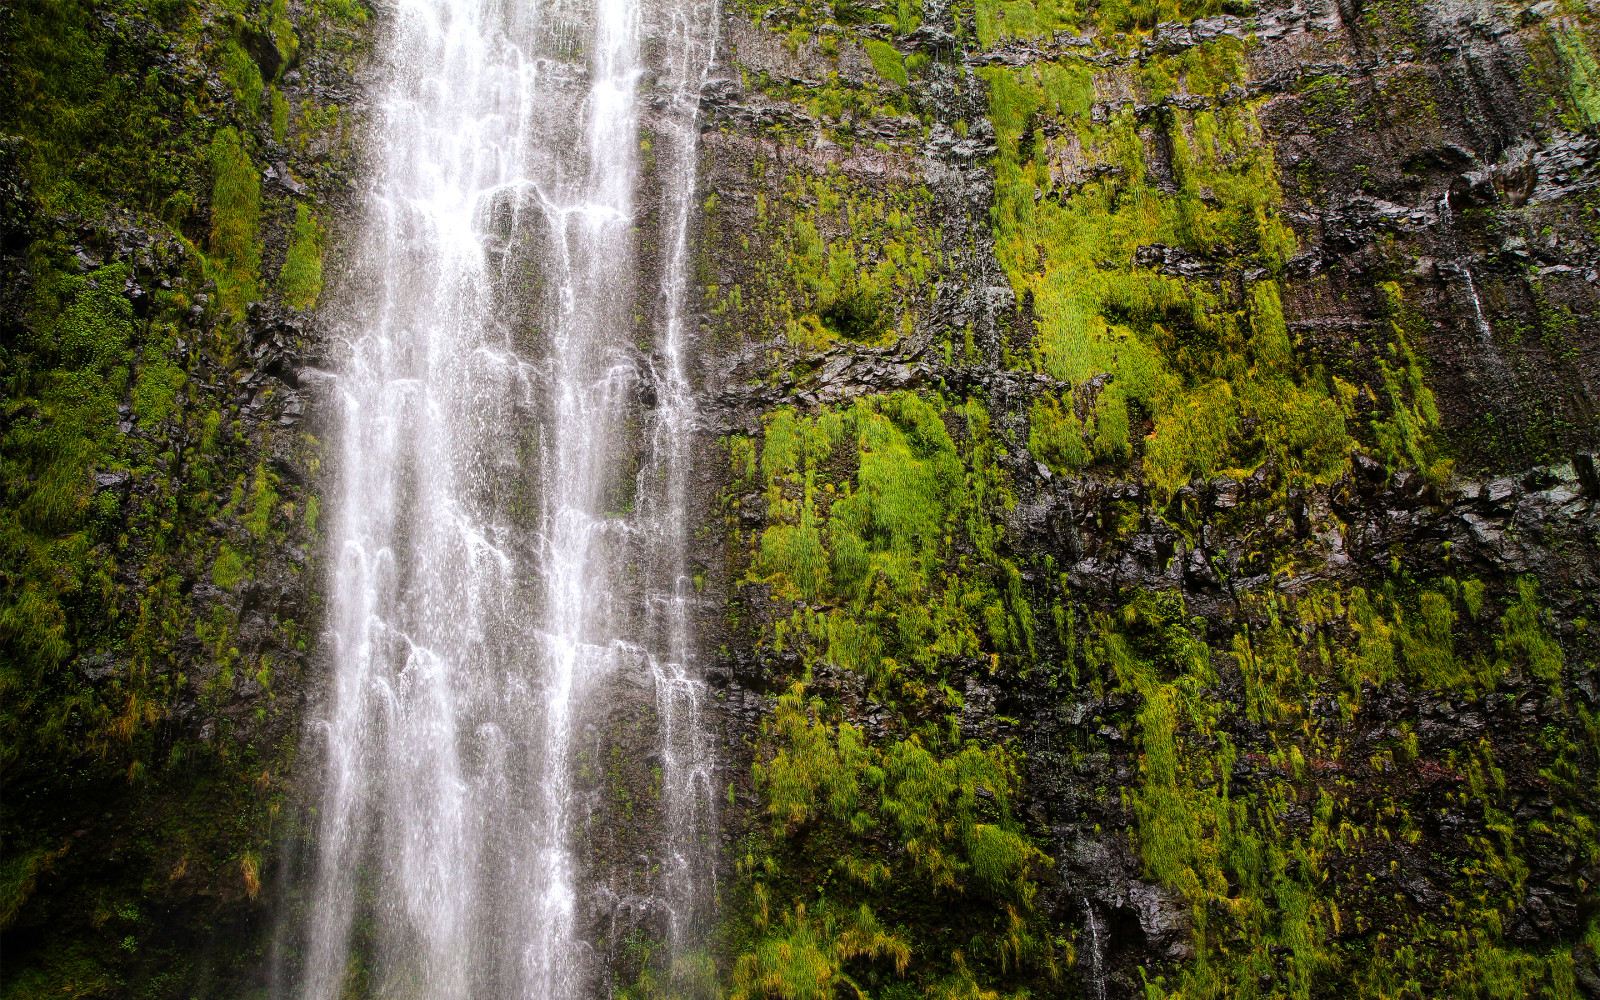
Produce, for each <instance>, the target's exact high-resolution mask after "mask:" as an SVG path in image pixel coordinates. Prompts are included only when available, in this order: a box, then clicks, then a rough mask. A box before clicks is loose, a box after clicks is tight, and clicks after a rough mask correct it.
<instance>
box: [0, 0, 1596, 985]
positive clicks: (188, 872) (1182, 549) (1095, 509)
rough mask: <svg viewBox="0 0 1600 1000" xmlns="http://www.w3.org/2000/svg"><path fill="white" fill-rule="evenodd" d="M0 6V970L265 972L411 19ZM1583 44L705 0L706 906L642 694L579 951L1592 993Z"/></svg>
mask: <svg viewBox="0 0 1600 1000" xmlns="http://www.w3.org/2000/svg"><path fill="white" fill-rule="evenodd" d="M0 17H3V18H4V20H3V21H0V28H3V31H4V36H3V47H0V75H3V78H4V86H5V88H6V92H7V94H8V95H9V96H12V97H14V98H15V99H14V100H11V101H8V102H5V103H3V104H0V133H3V138H0V205H3V212H0V221H3V226H4V232H3V239H0V255H3V260H4V264H3V267H4V274H5V281H4V282H3V283H0V317H3V318H0V323H3V324H4V328H3V329H4V333H3V342H0V364H3V366H4V374H5V380H4V390H3V392H4V406H3V410H0V413H3V416H0V435H3V441H4V445H3V457H0V460H3V462H4V469H3V471H0V491H3V494H4V495H3V504H0V510H3V515H0V532H3V538H4V546H5V548H4V551H5V559H4V564H3V567H0V572H3V574H4V580H5V598H4V602H5V603H4V610H3V611H0V644H3V649H0V662H3V671H4V672H3V674H0V678H3V679H0V685H3V687H0V694H3V698H0V703H3V710H0V725H3V727H4V728H3V731H4V739H3V741H0V745H3V746H4V748H5V751H4V757H3V761H4V768H5V771H4V796H3V798H4V804H3V810H0V816H3V818H0V837H3V843H0V853H3V855H4V857H3V860H0V866H3V877H0V893H3V895H0V921H3V930H4V934H5V943H4V946H5V951H6V976H5V984H4V990H5V992H6V995H7V996H8V997H9V996H11V995H13V994H15V995H16V996H19V997H20V996H28V997H32V996H44V995H47V994H48V995H52V996H60V995H72V996H132V995H150V996H169V995H170V996H179V995H187V996H205V995H214V994H218V995H220V994H224V993H229V994H232V993H237V992H239V991H240V990H247V991H249V990H259V989H262V988H264V987H265V986H266V985H267V983H266V977H267V975H268V971H269V969H270V968H271V964H272V963H271V962H270V961H268V960H267V956H266V954H265V951H266V949H267V945H268V942H269V940H270V939H271V936H272V935H271V927H272V924H273V922H274V920H275V919H290V920H292V919H293V918H294V913H295V907H296V906H297V905H298V902H297V900H296V899H295V898H294V897H293V896H292V895H290V894H287V893H286V892H284V891H283V890H282V886H284V885H286V884H287V883H288V879H287V878H286V877H285V875H286V874H287V871H288V869H291V868H292V866H293V864H294V859H295V857H296V855H295V851H294V847H295V845H296V844H297V843H298V841H299V834H300V832H301V831H300V830H299V821H298V820H297V819H296V818H295V816H296V813H295V810H294V808H292V806H291V805H290V802H291V796H290V788H291V786H292V782H291V777H292V776H293V775H294V773H295V772H294V768H295V760H296V754H297V746H296V742H297V738H298V736H299V733H300V728H299V721H300V719H301V718H302V715H303V712H304V711H305V704H306V702H307V699H308V698H309V697H312V696H313V695H314V694H315V692H316V691H317V690H318V685H317V683H316V681H317V678H318V676H320V674H319V671H318V670H317V663H318V659H317V655H318V648H317V638H318V636H319V635H320V631H319V629H320V626H319V622H318V608H319V606H320V598H319V595H318V590H319V587H320V585H321V581H322V576H321V570H320V569H319V567H320V566H321V565H322V564H323V563H324V562H325V560H326V558H327V555H328V554H327V553H326V552H325V551H324V549H323V547H322V544H321V541H320V535H319V533H318V527H317V522H318V495H319V493H321V492H323V491H324V487H325V485H326V483H327V481H328V480H327V475H328V472H329V468H330V466H329V465H328V464H325V458H326V455H325V446H324V444H323V441H324V440H326V438H327V434H326V432H325V428H324V427H323V426H322V421H323V420H324V419H325V414H326V413H327V412H328V405H327V401H326V400H321V399H320V398H319V396H318V394H317V392H316V388H317V386H318V385H319V384H322V383H320V382H319V378H320V375H319V364H320V363H321V360H322V356H323V343H324V340H325V338H326V336H327V334H326V332H325V331H326V329H327V328H328V324H329V322H330V321H329V320H328V319H327V318H326V317H324V316H323V315H322V314H321V313H319V312H318V311H317V310H316V306H317V304H318V302H319V300H321V301H326V300H327V299H329V298H330V297H331V296H330V295H324V294H323V293H322V288H323V285H324V284H327V285H328V286H330V287H332V286H335V285H337V283H338V282H339V281H340V280H342V278H343V276H344V274H345V271H344V269H343V268H342V267H341V263H340V247H341V245H342V242H341V239H342V236H343V235H344V234H346V233H348V232H349V231H351V230H352V229H353V226H352V225H351V220H352V214H353V212H354V211H355V205H356V198H355V179H356V178H357V177H359V175H360V168H361V163H360V149H361V146H360V124H361V121H362V114H363V96H362V95H363V85H362V77H361V75H360V73H361V70H362V67H363V65H364V59H365V53H366V52H367V50H368V47H369V46H370V45H371V44H372V42H371V37H372V35H373V33H374V30H375V29H381V26H382V23H383V17H382V16H374V15H372V14H369V12H368V11H367V10H366V9H364V8H362V7H360V6H357V5H354V4H349V3H345V2H342V0H312V2H307V3H299V2H291V3H285V2H284V0H278V2H276V3H272V4H265V5H259V6H253V7H252V6H229V5H226V4H224V5H220V6H219V5H207V6H191V5H186V4H181V3H180V4H172V3H166V4H157V5H156V6H154V7H150V6H137V5H126V4H116V3H111V4H98V5H90V4H80V3H72V2H59V3H37V4H28V5H22V6H17V7H14V8H11V9H8V10H6V11H5V12H4V13H3V15H0ZM1597 41H1600V40H1597V35H1596V23H1595V18H1594V14H1593V11H1592V10H1590V9H1589V8H1587V7H1585V6H1582V5H1581V4H1577V3H1572V2H1565V3H1563V2H1557V0H1543V2H1540V3H1538V4H1534V5H1531V6H1526V7H1524V6H1521V5H1511V6H1489V5H1468V4H1460V3H1409V2H1406V0H1383V2H1379V3H1369V4H1366V5H1364V6H1358V5H1355V4H1350V3H1343V4H1340V3H1332V4H1319V3H1313V4H1290V5H1282V4H1270V3H1269V4H1262V5H1261V6H1259V7H1249V6H1245V5H1239V4H1216V3H1175V2H1171V0H1163V2H1145V0H1138V2H1133V3H1117V2H1106V3H1101V4H1099V5H1095V6H1081V7H1080V6H1078V5H1075V4H1069V3H1065V2H1059V0H1057V2H1052V0H1041V2H1038V3H1034V2H1032V0H973V2H972V3H958V4H954V5H948V4H943V3H939V2H936V0H925V2H923V3H922V4H920V5H919V4H918V3H916V2H914V0H904V2H900V3H898V4H896V5H890V4H888V3H886V2H883V0H870V2H864V3H851V2H844V0H841V2H837V3H833V4H830V5H815V6H813V5H806V4H792V5H775V6H774V5H762V4H760V3H748V2H745V3H738V4H731V5H730V6H729V7H728V9H727V10H726V11H725V16H724V33H723V56H722V59H721V62H720V66H719V71H718V73H717V74H716V77H717V78H716V79H715V80H714V81H713V82H712V83H711V84H710V85H709V86H708V87H707V88H706V90H705V93H704V95H703V101H704V121H705V122H706V131H705V133H704V135H703V136H702V147H701V149H702V161H703V163H702V189H701V198H702V202H701V213H700V226H699V231H698V233H697V255H698V256H697V260H698V271H697V276H696V283H695V298H696V313H697V319H698V325H699V339H698V342H697V352H698V353H697V365H698V371H697V375H696V378H697V385H698V387H699V388H700V390H701V396H700V398H701V407H702V409H701V417H702V420H703V425H702V428H703V429H702V434H701V438H700V448H699V452H698V454H699V458H700V461H699V464H698V466H697V473H696V476H697V480H696V483H697V486H696V491H695V498H694V504H693V509H694V510H695V519H696V524H695V526H694V531H692V532H691V537H693V538H694V539H695V542H694V553H693V555H694V575H695V583H696V587H697V590H698V591H699V594H700V604H699V615H700V652H701V655H702V659H703V667H704V671H705V674H706V676H707V677H708V679H710V681H711V682H712V683H713V685H714V687H715V689H716V692H717V701H718V705H719V706H720V709H721V712H720V727H719V741H720V745H721V757H720V760H719V766H720V772H719V777H718V785H719V788H721V787H723V786H724V785H725V787H726V802H725V805H724V806H723V807H722V808H721V810H720V817H721V820H722V823H723V830H722V836H721V840H722V845H723V853H722V869H721V872H720V876H719V884H718V900H719V903H720V911H721V926H720V930H719V932H718V934H717V936H716V938H715V940H714V941H712V942H711V943H710V944H709V945H708V947H707V948H706V949H705V950H704V952H703V953H702V952H699V951H697V952H694V953H692V954H683V955H678V956H670V955H667V954H666V953H665V952H664V951H663V950H661V949H655V948H652V947H651V945H650V943H649V941H648V940H647V939H649V938H651V937H652V935H654V936H657V937H659V936H660V935H659V927H658V926H657V925H658V924H659V923H660V914H659V913H658V912H656V910H655V909H652V907H653V906H654V904H653V902H652V897H651V890H650V884H651V878H650V875H649V873H643V874H642V875H641V873H639V872H633V871H631V870H630V869H629V867H628V866H629V863H630V860H631V859H633V858H635V857H637V853H638V850H639V849H640V848H639V846H638V845H641V844H645V843H646V842H647V841H651V838H652V833H651V831H652V830H654V829H655V824H656V823H657V822H658V820H659V816H657V815H656V814H655V813H654V812H653V811H652V809H653V807H652V806H651V788H652V787H653V786H652V782H654V781H655V780H656V779H655V777H653V771H652V768H653V766H654V763H655V762H654V760H653V759H652V758H651V756H650V753H649V747H648V746H647V745H646V744H647V743H648V739H647V736H648V733H649V731H650V730H651V708H650V704H649V696H648V693H647V692H644V691H643V690H642V689H641V691H640V692H639V693H638V698H637V704H635V703H633V702H629V703H627V704H622V703H620V702H619V704H618V705H617V706H616V707H615V711H613V712H612V713H611V715H609V716H607V717H606V719H604V720H602V721H603V722H604V725H600V724H599V723H597V728H596V729H595V731H594V734H593V739H592V741H591V742H592V746H590V747H589V748H588V750H586V751H585V753H586V754H588V756H586V757H585V761H586V762H587V764H588V765H592V766H590V767H589V770H587V771H586V772H585V773H584V775H583V776H582V781H581V785H582V787H583V789H584V790H585V794H586V806H585V808H586V809H587V815H589V816H590V824H591V829H590V831H589V836H590V838H591V840H592V841H593V843H594V849H593V851H592V852H591V856H590V857H589V858H588V859H587V861H586V864H587V865H588V869H589V871H590V875H591V877H592V878H593V879H594V880H595V881H596V882H597V883H601V882H604V883H605V884H606V887H607V891H606V892H603V893H597V894H595V896H594V899H593V900H591V903H590V906H589V908H588V909H587V910H586V911H585V913H584V914H583V923H584V926H585V927H586V928H587V929H588V932H589V933H591V935H592V936H593V938H594V941H593V942H592V943H593V944H594V945H595V947H596V948H597V949H599V950H600V951H601V952H602V953H603V955H604V961H605V964H607V965H609V966H610V967H611V969H612V976H611V985H609V986H608V987H607V988H608V989H610V990H611V991H612V992H621V993H625V994H628V995H630V996H634V997H637V998H639V1000H644V998H646V997H657V996H660V997H665V996H668V995H671V996H674V997H689V996H695V997H708V996H710V995H712V994H716V993H720V994H725V995H727V996H728V997H729V998H730V1000H746V998H751V997H756V996H760V997H771V998H780V997H781V998H784V1000H813V998H816V997H820V996H824V995H840V996H850V995H851V992H852V991H854V992H855V993H857V994H861V995H879V994H881V995H884V996H887V997H902V998H903V997H909V996H912V995H923V996H930V997H939V998H949V1000H956V998H957V997H962V998H971V1000H990V998H997V997H999V996H1000V995H1001V994H1005V995H1007V996H1020V995H1021V994H1023V993H1024V992H1028V993H1033V994H1042V995H1052V996H1065V997H1072V996H1085V997H1092V998H1096V1000H1102V998H1110V997H1123V996H1136V995H1142V996H1146V997H1164V996H1177V995H1182V996H1184V997H1200V996H1240V997H1246V996H1313V995H1315V996H1338V997H1346V996H1372V997H1380V996H1382V997H1431V996H1441V995H1445V996H1461V997H1467V996H1475V997H1476V996H1481V997H1508V998H1509V997H1523V996H1537V995H1549V996H1553V997H1574V996H1593V995H1600V968H1597V966H1596V959H1595V949H1596V947H1597V946H1600V925H1597V924H1596V923H1595V905H1594V896H1593V886H1594V884H1595V882H1596V878H1597V872H1596V864H1597V860H1600V848H1597V846H1596V844H1597V837H1596V833H1595V826H1594V823H1595V814H1596V780H1597V760H1596V753H1597V750H1600V723H1597V721H1596V713H1597V712H1600V705H1597V701H1600V687H1597V683H1600V678H1597V677H1596V676H1595V663H1596V657H1597V651H1596V637H1595V634H1594V630H1593V626H1592V624H1591V621H1592V619H1594V618H1595V615H1596V610H1595V608H1594V607H1593V604H1594V598H1593V593H1594V588H1595V583H1596V572H1597V563H1600V547H1597V536H1596V519H1597V514H1596V510H1595V502H1596V500H1597V499H1600V474H1597V471H1596V468H1595V459H1594V457H1593V452H1594V450H1595V448H1596V447H1597V445H1600V441H1597V438H1600V430H1597V427H1600V424H1597V421H1596V415H1595V409H1596V388H1595V387H1596V379H1597V375H1600V359H1597V354H1596V352H1597V330H1596V323H1595V319H1594V316H1595V312H1596V309H1595V296H1596V288H1597V285H1600V271H1597V268H1600V261H1597V252H1596V240H1597V230H1596V226H1595V210H1596V209H1595V198H1596V176H1595V160H1596V155H1597V150H1600V139H1597V135H1600V132H1597V131H1596V129H1597V124H1596V123H1597V121H1600V103H1597V97H1596V90H1595V88H1596V87H1597V86H1600V64H1597V63H1596V61H1595V56H1594V52H1595V51H1596V45H1597ZM645 159H646V161H648V157H646V158H645ZM652 211H653V209H652ZM642 225H643V226H644V227H645V234H644V237H643V238H644V240H645V242H646V243H649V242H650V241H651V240H652V239H655V237H654V236H652V235H651V234H652V232H653V231H654V230H653V228H652V227H653V226H654V223H653V222H651V221H650V220H649V219H645V220H644V221H643V223H642ZM646 256H647V257H648V256H649V255H648V254H646ZM645 364H646V361H645V360H644V359H642V358H641V366H644V365H645ZM651 405H653V404H652V402H651V400H649V399H644V398H641V400H640V401H639V402H638V406H639V407H640V408H641V409H642V410H647V409H648V408H649V407H650V406H651ZM635 446H636V447H639V448H642V447H643V444H642V443H638V442H635ZM590 757H592V758H593V759H592V760H591V759H590ZM636 876H638V877H636ZM634 910H637V911H638V912H633V911H634ZM353 982H355V983H358V984H359V982H361V979H360V977H359V976H357V977H356V978H355V979H354V980H353ZM357 992H360V991H359V990H357Z"/></svg>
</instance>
